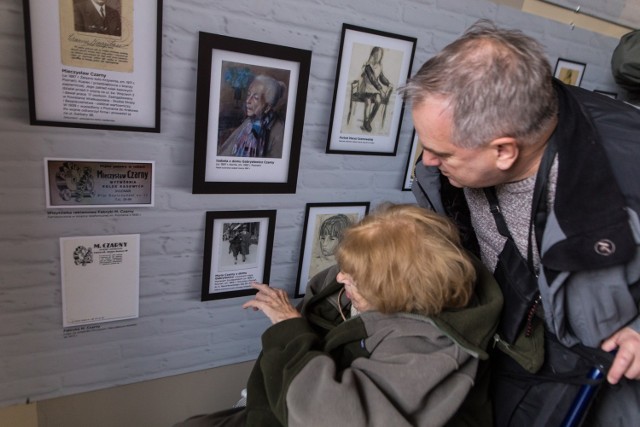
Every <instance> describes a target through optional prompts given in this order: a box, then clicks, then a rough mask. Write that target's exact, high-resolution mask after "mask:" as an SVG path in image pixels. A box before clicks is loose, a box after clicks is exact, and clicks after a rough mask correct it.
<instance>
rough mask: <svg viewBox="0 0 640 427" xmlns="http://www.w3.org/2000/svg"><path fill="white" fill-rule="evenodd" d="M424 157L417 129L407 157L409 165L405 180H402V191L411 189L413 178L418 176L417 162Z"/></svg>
mask: <svg viewBox="0 0 640 427" xmlns="http://www.w3.org/2000/svg"><path fill="white" fill-rule="evenodd" d="M421 159H422V145H420V141H419V139H418V134H417V133H416V131H415V129H414V130H413V136H412V138H411V150H410V151H409V158H408V159H407V166H406V168H405V171H404V181H403V182H402V191H410V190H411V186H412V185H413V180H414V179H415V177H416V164H417V163H418V162H419V161H420V160H421Z"/></svg>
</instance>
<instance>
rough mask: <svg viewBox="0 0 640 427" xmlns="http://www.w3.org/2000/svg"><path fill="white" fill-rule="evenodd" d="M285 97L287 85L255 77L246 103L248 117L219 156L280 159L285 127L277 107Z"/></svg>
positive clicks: (259, 76) (262, 76)
mask: <svg viewBox="0 0 640 427" xmlns="http://www.w3.org/2000/svg"><path fill="white" fill-rule="evenodd" d="M285 93H286V85H285V84H284V82H281V81H279V80H276V79H274V78H273V77H270V76H267V75H263V74H261V75H258V76H256V77H255V78H254V79H253V81H252V82H251V84H250V85H249V90H248V92H247V99H246V101H245V109H246V112H247V117H246V118H245V120H244V121H243V122H242V124H240V126H238V127H237V128H236V129H235V130H234V131H233V133H232V134H231V135H230V136H229V138H227V140H226V141H225V142H224V143H223V144H222V146H221V147H220V149H219V151H218V155H220V156H236V157H270V158H281V157H282V143H283V138H284V123H283V121H282V118H281V117H280V116H279V114H278V112H277V111H276V110H277V108H276V107H277V106H278V105H279V103H280V102H281V101H282V99H283V96H284V95H285Z"/></svg>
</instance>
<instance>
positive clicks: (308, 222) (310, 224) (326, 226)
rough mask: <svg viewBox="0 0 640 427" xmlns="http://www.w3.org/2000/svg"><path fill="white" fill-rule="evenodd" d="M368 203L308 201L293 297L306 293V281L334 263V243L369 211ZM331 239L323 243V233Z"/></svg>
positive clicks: (299, 296)
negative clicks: (347, 228) (345, 230)
mask: <svg viewBox="0 0 640 427" xmlns="http://www.w3.org/2000/svg"><path fill="white" fill-rule="evenodd" d="M369 205H370V203H369V202H338V203H307V205H306V208H305V216H304V228H303V230H302V243H301V245H300V262H299V265H298V276H297V279H296V290H295V297H296V298H301V297H303V296H304V295H305V293H306V287H307V282H308V281H309V279H310V278H311V277H313V276H315V274H316V273H319V272H320V271H322V270H324V269H325V268H327V267H329V266H331V265H333V264H335V258H334V257H333V253H331V252H332V251H333V249H334V247H333V245H334V244H336V243H337V241H338V239H339V237H340V235H342V231H344V229H345V228H346V227H348V226H350V225H353V224H355V223H357V222H358V221H360V220H361V219H362V218H364V216H365V215H366V214H367V213H369ZM323 233H324V234H325V236H326V237H327V238H328V239H329V240H330V242H329V241H328V242H327V243H326V244H324V245H323V244H322V241H321V240H322V236H321V235H322V234H323Z"/></svg>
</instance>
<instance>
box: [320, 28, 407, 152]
mask: <svg viewBox="0 0 640 427" xmlns="http://www.w3.org/2000/svg"><path fill="white" fill-rule="evenodd" d="M415 48H416V38H414V37H407V36H401V35H398V34H391V33H386V32H382V31H376V30H371V29H368V28H362V27H356V26H354V25H349V24H343V26H342V39H341V44H340V54H339V57H338V66H337V70H336V80H335V86H334V93H333V105H332V107H331V123H330V125H329V138H328V141H327V149H326V152H327V153H333V154H370V155H382V156H395V154H396V150H397V147H398V136H399V133H400V127H401V124H402V116H403V111H404V101H403V99H402V97H401V96H400V95H399V94H398V88H399V87H400V86H403V85H404V84H405V83H406V81H407V79H408V78H409V74H410V73H411V65H412V63H413V56H414V53H415Z"/></svg>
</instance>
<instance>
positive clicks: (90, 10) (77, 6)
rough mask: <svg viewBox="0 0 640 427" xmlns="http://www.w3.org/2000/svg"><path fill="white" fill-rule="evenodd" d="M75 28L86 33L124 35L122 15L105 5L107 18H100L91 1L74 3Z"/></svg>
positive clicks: (85, 0) (84, 0)
mask: <svg viewBox="0 0 640 427" xmlns="http://www.w3.org/2000/svg"><path fill="white" fill-rule="evenodd" d="M73 18H74V27H75V30H76V31H82V32H86V33H99V34H108V35H111V36H118V37H120V35H121V34H122V24H121V22H120V13H118V11H117V10H115V9H113V8H112V7H108V6H107V5H106V4H105V17H104V18H103V17H102V16H100V14H99V13H98V11H97V10H96V8H95V6H94V5H93V3H92V2H91V0H83V1H77V2H74V5H73Z"/></svg>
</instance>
